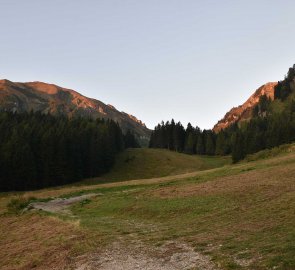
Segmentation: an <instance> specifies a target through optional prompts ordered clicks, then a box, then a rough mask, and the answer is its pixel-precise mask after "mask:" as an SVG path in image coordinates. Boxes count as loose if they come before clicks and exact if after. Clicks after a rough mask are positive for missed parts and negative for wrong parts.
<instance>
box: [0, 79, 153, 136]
mask: <svg viewBox="0 0 295 270" xmlns="http://www.w3.org/2000/svg"><path fill="white" fill-rule="evenodd" d="M0 110H8V111H14V112H25V111H31V110H33V111H40V112H42V113H51V114H53V115H59V114H64V115H67V116H69V117H75V116H77V117H92V118H105V119H112V120H114V121H116V122H118V124H119V125H120V126H121V128H122V130H123V131H124V132H125V131H127V130H128V129H130V130H132V131H133V132H134V134H135V135H137V137H138V138H141V139H143V140H145V141H148V140H149V136H150V130H149V129H148V128H146V126H145V124H144V123H143V122H142V121H141V120H138V119H137V118H136V117H135V116H132V115H130V114H128V113H124V112H119V111H118V110H116V108H115V107H114V106H112V105H106V104H104V103H103V102H101V101H99V100H96V99H92V98H88V97H85V96H83V95H81V94H80V93H78V92H76V91H74V90H71V89H67V88H63V87H60V86H57V85H55V84H49V83H44V82H39V81H34V82H26V83H19V82H17V83H15V82H11V81H9V80H0Z"/></svg>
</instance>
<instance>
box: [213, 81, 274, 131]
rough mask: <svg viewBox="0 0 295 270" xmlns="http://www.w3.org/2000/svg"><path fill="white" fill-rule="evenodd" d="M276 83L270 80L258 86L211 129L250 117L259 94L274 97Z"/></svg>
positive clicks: (220, 128) (223, 126)
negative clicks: (244, 100)
mask: <svg viewBox="0 0 295 270" xmlns="http://www.w3.org/2000/svg"><path fill="white" fill-rule="evenodd" d="M276 85H277V83H276V82H270V83H266V84H264V85H262V86H261V87H259V88H258V89H257V90H256V91H255V92H254V94H253V95H251V97H250V98H249V99H248V100H247V101H246V102H245V103H244V104H242V105H240V106H238V107H234V108H232V109H231V110H230V111H229V112H227V113H226V114H225V116H224V117H223V118H222V119H221V120H220V121H218V123H217V124H216V125H215V126H214V127H213V131H214V132H219V131H220V130H222V129H225V128H227V127H229V126H230V125H232V124H234V123H236V122H242V121H246V120H249V119H251V117H252V113H253V109H254V107H255V106H256V105H257V104H258V102H259V99H260V97H261V96H263V95H266V96H267V97H269V98H270V99H272V100H273V99H274V89H275V86H276Z"/></svg>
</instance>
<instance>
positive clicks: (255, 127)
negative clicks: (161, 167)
mask: <svg viewBox="0 0 295 270" xmlns="http://www.w3.org/2000/svg"><path fill="white" fill-rule="evenodd" d="M294 92H295V69H294V67H293V68H290V69H289V71H288V74H287V76H286V77H285V79H284V80H283V81H280V82H278V85H277V86H276V87H275V93H274V96H275V99H274V101H272V100H271V99H269V98H268V97H267V96H261V98H260V100H259V103H258V104H257V105H256V106H255V107H254V109H253V112H252V118H251V120H250V121H244V122H241V123H239V124H237V123H235V124H233V125H231V126H229V127H228V128H226V129H223V130H221V131H220V132H218V133H214V132H213V131H212V130H201V129H200V128H199V127H193V126H192V125H191V124H190V123H189V124H188V125H187V127H186V128H184V127H183V126H182V124H181V123H180V122H178V123H175V121H174V120H173V119H172V120H171V121H170V122H169V121H168V122H166V123H164V122H163V121H162V123H161V124H158V125H157V126H156V127H155V129H154V131H153V132H152V135H151V139H150V144H149V147H152V148H165V149H169V150H172V151H177V152H183V153H187V154H198V155H229V154H231V155H232V160H233V162H238V161H239V160H242V159H243V158H245V156H246V155H248V154H253V153H255V152H258V151H260V150H263V149H267V148H272V147H275V146H279V145H281V144H286V143H291V142H294V141H295V97H294V95H295V93H294Z"/></svg>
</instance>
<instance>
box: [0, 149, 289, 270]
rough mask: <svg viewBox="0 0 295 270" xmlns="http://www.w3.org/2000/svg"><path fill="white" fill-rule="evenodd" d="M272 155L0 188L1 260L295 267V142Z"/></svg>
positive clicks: (219, 268) (51, 265) (4, 265)
mask: <svg viewBox="0 0 295 270" xmlns="http://www.w3.org/2000/svg"><path fill="white" fill-rule="evenodd" d="M287 149H289V150H287ZM275 153H276V154H275ZM268 154H269V153H268ZM272 155H275V156H274V157H271V158H267V157H265V156H264V157H263V159H260V158H259V155H257V156H256V157H255V161H252V162H243V163H240V164H236V165H228V166H226V167H222V168H215V169H210V170H205V171H199V172H194V173H193V174H192V173H191V174H190V175H189V176H188V175H186V174H184V175H182V176H181V175H180V176H175V177H164V178H152V179H145V180H131V181H126V182H117V183H105V184H99V185H98V184H97V185H87V186H64V187H60V188H52V189H46V190H40V191H33V192H26V193H19V194H18V195H16V194H15V193H6V194H2V195H1V194H0V213H1V215H0V221H1V222H0V233H1V235H2V237H1V238H0V245H1V247H2V248H1V250H0V257H1V258H2V260H1V261H0V268H1V269H32V268H34V269H42V270H43V269H45V270H46V269H112V270H117V269H162V270H177V269H202V270H227V269H245V270H250V269H261V270H264V269H277V270H286V269H287V270H291V269H294V268H295V260H294V258H295V256H294V255H295V246H294V243H295V231H294V228H295V227H294V224H295V220H294V208H295V199H294V198H295V182H294V180H295V178H294V173H295V153H294V147H293V146H291V147H284V148H283V149H281V151H279V152H278V150H274V153H272V154H271V155H270V156H272ZM145 173H148V171H145ZM145 176H146V178H147V177H148V175H145ZM142 177H144V175H142ZM81 195H82V196H84V197H82V196H81ZM56 196H60V197H61V198H63V199H57V200H53V198H52V197H56ZM83 198H84V199H83ZM28 202H34V203H32V206H31V207H34V206H33V205H38V207H41V208H42V207H43V209H47V210H46V211H50V212H51V214H47V213H46V212H44V210H39V211H38V212H37V211H36V210H35V211H31V210H29V211H26V210H24V208H25V207H26V205H27V204H28ZM75 202H76V203H75ZM66 203H69V204H70V203H71V204H72V205H71V204H70V205H68V206H66V207H67V208H65V206H63V205H66ZM7 204H8V206H7ZM46 205H47V206H46ZM45 206H46V207H47V208H45ZM59 209H60V210H59ZM7 228H9V230H7ZM32 232H33V233H32ZM44 243H46V244H44ZM16 254H17V255H16ZM16 256H17V257H16Z"/></svg>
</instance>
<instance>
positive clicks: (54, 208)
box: [28, 193, 98, 214]
mask: <svg viewBox="0 0 295 270" xmlns="http://www.w3.org/2000/svg"><path fill="white" fill-rule="evenodd" d="M96 196H98V194H96V193H90V194H84V195H81V196H75V197H71V198H57V199H53V200H51V201H48V202H34V203H30V204H29V206H28V209H36V210H43V211H46V212H50V213H63V214H70V210H69V209H68V208H69V207H70V206H71V205H73V204H74V203H77V202H81V201H84V200H86V199H90V198H93V197H96Z"/></svg>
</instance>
